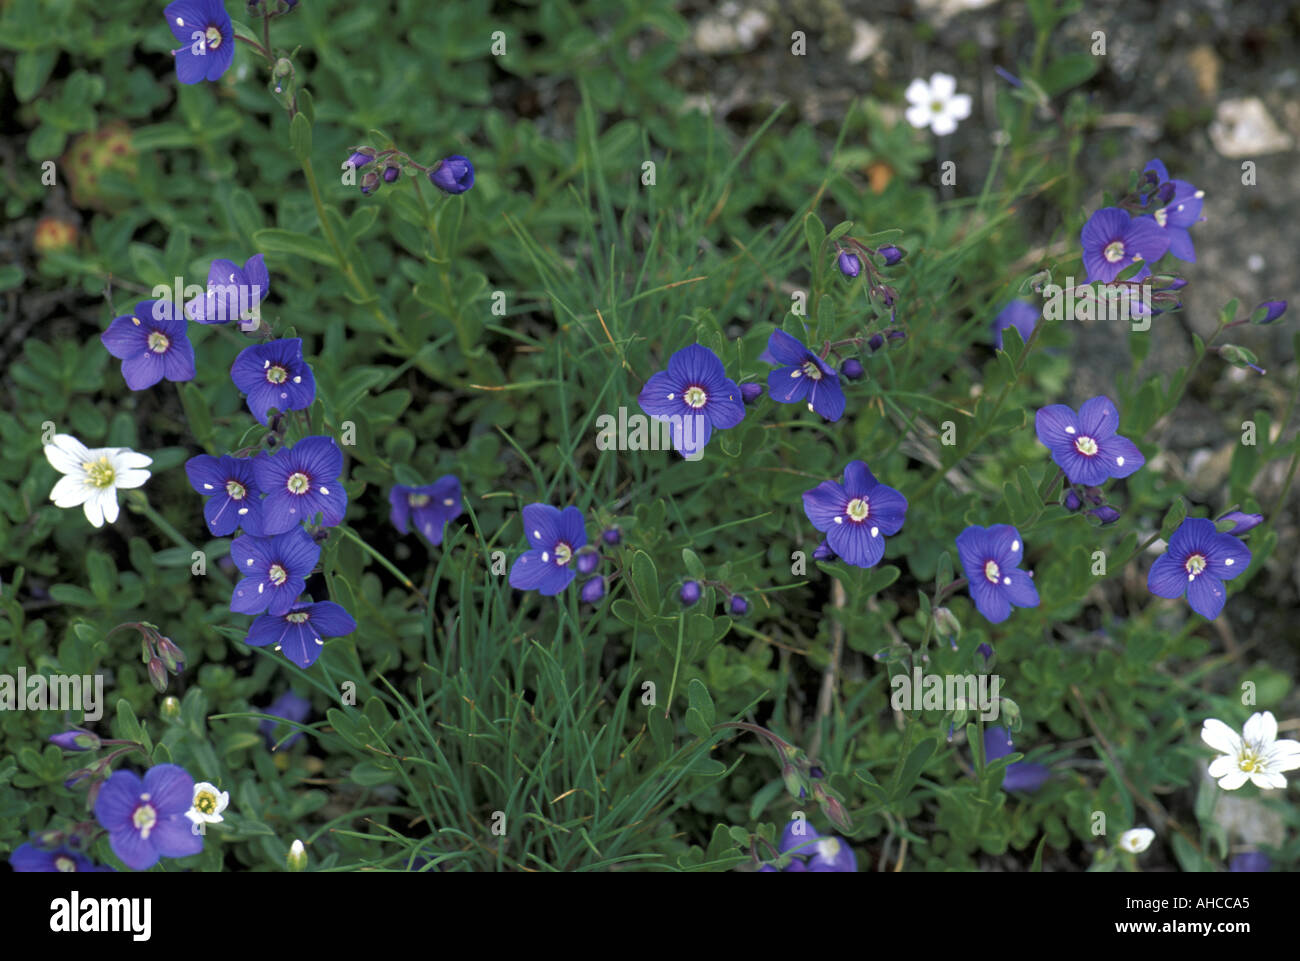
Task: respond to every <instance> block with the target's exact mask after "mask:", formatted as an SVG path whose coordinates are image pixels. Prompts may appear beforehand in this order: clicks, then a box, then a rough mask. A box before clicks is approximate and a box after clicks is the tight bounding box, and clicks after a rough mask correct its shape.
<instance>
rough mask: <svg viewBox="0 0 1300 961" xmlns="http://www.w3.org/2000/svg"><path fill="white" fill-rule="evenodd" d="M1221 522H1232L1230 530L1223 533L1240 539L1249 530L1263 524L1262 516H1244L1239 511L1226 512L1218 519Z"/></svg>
mask: <svg viewBox="0 0 1300 961" xmlns="http://www.w3.org/2000/svg"><path fill="white" fill-rule="evenodd" d="M1219 520H1221V521H1232V523H1233V527H1232V529H1231V530H1228V531H1224V533H1225V534H1231V535H1232V536H1233V537H1240V536H1241V535H1242V534H1244V533H1246V532H1247V531H1249V530H1254V529H1255V528H1256V527H1258V526H1259V525H1260V524H1262V523H1264V515H1263V514H1245V513H1243V512H1241V511H1228V513H1226V514H1224V515H1223V516H1222V517H1220V518H1219Z"/></svg>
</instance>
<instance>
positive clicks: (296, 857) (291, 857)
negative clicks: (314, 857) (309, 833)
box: [284, 840, 307, 871]
mask: <svg viewBox="0 0 1300 961" xmlns="http://www.w3.org/2000/svg"><path fill="white" fill-rule="evenodd" d="M284 863H285V867H287V868H288V869H289V870H290V871H301V870H302V869H303V868H305V867H306V866H307V849H306V848H305V847H303V846H302V842H301V841H297V840H295V841H294V842H293V844H291V845H289V854H288V855H287V856H286V857H285V859H284Z"/></svg>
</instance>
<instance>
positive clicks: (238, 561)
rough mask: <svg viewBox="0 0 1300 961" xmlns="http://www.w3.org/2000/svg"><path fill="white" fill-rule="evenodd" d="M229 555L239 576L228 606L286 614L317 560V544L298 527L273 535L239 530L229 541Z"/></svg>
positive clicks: (242, 610)
mask: <svg viewBox="0 0 1300 961" xmlns="http://www.w3.org/2000/svg"><path fill="white" fill-rule="evenodd" d="M230 559H231V560H232V561H234V562H235V566H236V567H237V568H238V569H239V573H240V574H241V575H242V577H243V579H242V580H241V581H240V582H239V583H238V584H236V585H235V592H234V594H232V595H231V598H230V609H231V610H232V611H234V612H235V613H236V614H261V613H262V612H264V611H265V612H266V613H268V614H287V613H288V612H289V611H290V610H291V609H292V608H293V604H294V601H296V600H297V599H298V595H300V594H301V593H302V592H303V589H304V588H305V587H306V586H307V576H308V575H309V574H310V573H311V572H312V568H314V567H315V566H316V562H317V561H319V560H320V545H319V544H317V543H316V541H314V540H313V539H312V537H311V535H310V534H308V533H307V532H306V531H304V530H303V529H302V528H301V527H297V528H294V529H293V530H291V531H289V532H288V533H286V534H280V535H278V536H276V537H253V536H251V535H249V534H243V535H241V536H239V537H236V538H235V539H234V540H233V541H231V542H230Z"/></svg>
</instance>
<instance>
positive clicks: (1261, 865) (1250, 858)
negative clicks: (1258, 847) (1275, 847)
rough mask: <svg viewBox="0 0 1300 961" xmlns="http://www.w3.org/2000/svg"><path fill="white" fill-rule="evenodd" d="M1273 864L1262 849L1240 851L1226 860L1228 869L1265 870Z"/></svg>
mask: <svg viewBox="0 0 1300 961" xmlns="http://www.w3.org/2000/svg"><path fill="white" fill-rule="evenodd" d="M1272 866H1273V862H1272V861H1270V860H1269V858H1268V855H1267V854H1265V853H1264V852H1263V851H1242V852H1241V853H1240V854H1234V855H1233V856H1232V860H1231V861H1230V862H1228V870H1229V871H1267V870H1269V869H1270V868H1271V867H1272Z"/></svg>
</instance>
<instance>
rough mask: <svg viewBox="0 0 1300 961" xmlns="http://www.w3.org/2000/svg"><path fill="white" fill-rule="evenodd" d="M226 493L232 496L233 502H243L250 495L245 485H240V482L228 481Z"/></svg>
mask: <svg viewBox="0 0 1300 961" xmlns="http://www.w3.org/2000/svg"><path fill="white" fill-rule="evenodd" d="M226 493H227V494H228V495H230V499H231V500H235V501H242V500H243V499H244V497H245V496H246V495H247V494H248V491H247V490H245V488H244V485H243V484H241V483H239V481H237V480H228V481H226Z"/></svg>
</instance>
